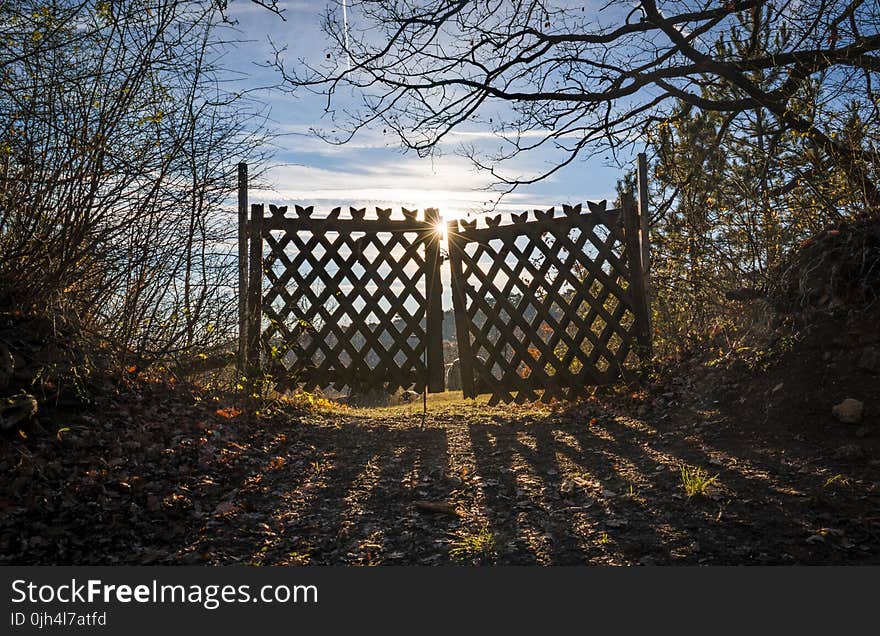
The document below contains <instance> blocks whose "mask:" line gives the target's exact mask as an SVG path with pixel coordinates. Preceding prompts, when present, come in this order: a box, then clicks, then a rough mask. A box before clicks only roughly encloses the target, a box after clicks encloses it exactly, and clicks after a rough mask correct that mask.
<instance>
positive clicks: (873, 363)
mask: <svg viewBox="0 0 880 636" xmlns="http://www.w3.org/2000/svg"><path fill="white" fill-rule="evenodd" d="M857 366H858V368H859V369H860V370H862V371H867V372H868V373H877V370H878V368H880V349H877V347H865V348H864V349H863V350H862V355H861V356H859V361H858V363H857Z"/></svg>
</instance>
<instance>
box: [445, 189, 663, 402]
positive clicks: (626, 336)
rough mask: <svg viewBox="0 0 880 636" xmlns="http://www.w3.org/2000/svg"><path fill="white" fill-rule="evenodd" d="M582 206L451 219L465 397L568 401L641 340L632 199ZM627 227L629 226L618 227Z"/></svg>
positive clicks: (615, 371)
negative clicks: (480, 222) (480, 220)
mask: <svg viewBox="0 0 880 636" xmlns="http://www.w3.org/2000/svg"><path fill="white" fill-rule="evenodd" d="M590 207H591V208H592V211H590V212H587V213H583V212H582V211H581V206H580V205H578V206H575V207H569V206H564V210H563V215H562V216H561V217H558V216H555V211H554V209H553V208H551V209H550V210H547V211H541V210H535V212H534V216H535V218H534V220H529V219H528V213H525V214H521V215H513V216H512V221H513V222H512V224H507V225H502V224H501V220H502V218H501V216H500V215H499V216H496V217H494V218H487V219H485V221H486V227H483V228H478V227H477V222H476V221H472V222H461V227H459V223H457V222H452V223H450V226H449V231H448V234H449V253H450V262H451V267H452V291H453V294H452V296H453V306H454V310H455V318H456V331H457V333H458V342H459V358H460V360H461V370H462V388H463V390H464V393H465V395H466V396H467V397H474V396H475V395H477V394H478V393H491V394H492V397H491V403H493V404H494V403H498V402H499V401H504V402H511V401H516V402H525V401H530V400H535V399H541V400H543V401H545V402H546V401H549V400H551V399H553V398H560V399H572V398H574V397H577V396H579V395H582V394H584V393H585V392H586V388H587V387H588V386H590V385H596V384H604V383H608V382H611V381H613V380H614V379H615V378H617V377H618V376H619V375H620V374H621V373H622V372H623V370H624V368H625V367H626V366H627V365H628V364H629V363H632V362H633V361H634V360H633V357H634V356H633V351H634V350H635V349H636V348H638V347H637V345H639V346H641V347H643V348H645V349H647V347H649V346H650V335H649V333H648V329H647V322H646V321H647V302H646V298H645V297H644V285H643V284H642V269H641V267H639V265H640V264H641V247H640V240H639V236H638V228H639V225H638V219H637V218H635V217H632V215H635V214H636V210H635V206H634V205H633V203H632V199H631V198H626V199H625V201H624V207H623V208H621V209H615V210H605V204H604V202H603V203H602V204H599V205H595V204H590ZM624 217H627V218H628V219H629V218H632V219H634V222H635V225H632V223H629V222H625V220H624ZM628 227H634V228H636V229H634V230H633V229H631V230H629V233H628V234H627V229H626V228H628ZM630 262H632V263H635V265H636V266H635V267H631V266H630ZM634 274H635V275H634ZM633 283H636V284H633ZM539 393H540V395H539Z"/></svg>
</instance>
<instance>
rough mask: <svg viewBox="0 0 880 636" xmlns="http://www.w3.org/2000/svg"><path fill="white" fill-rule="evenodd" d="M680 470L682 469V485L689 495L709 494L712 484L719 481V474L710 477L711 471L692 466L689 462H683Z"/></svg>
mask: <svg viewBox="0 0 880 636" xmlns="http://www.w3.org/2000/svg"><path fill="white" fill-rule="evenodd" d="M679 470H680V471H681V485H682V487H683V488H684V494H686V495H687V496H688V497H696V496H701V497H702V496H705V495H707V494H708V493H709V490H710V489H711V487H712V485H713V484H715V482H717V481H718V475H715V476H714V477H709V473H708V472H706V471H705V470H703V469H702V468H692V467H691V466H688V465H687V464H681V465H680V466H679Z"/></svg>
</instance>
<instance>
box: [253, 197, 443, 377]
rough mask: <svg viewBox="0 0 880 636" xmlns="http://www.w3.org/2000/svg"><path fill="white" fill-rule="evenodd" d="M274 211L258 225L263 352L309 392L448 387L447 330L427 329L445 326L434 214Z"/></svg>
mask: <svg viewBox="0 0 880 636" xmlns="http://www.w3.org/2000/svg"><path fill="white" fill-rule="evenodd" d="M270 210H271V212H272V215H271V217H265V218H263V219H262V231H261V234H262V238H263V241H264V242H265V245H266V246H267V247H268V252H267V254H266V256H265V258H264V259H263V263H262V265H263V266H262V271H263V274H264V275H265V277H266V280H267V281H268V283H269V288H268V290H267V291H266V292H265V294H264V295H263V296H262V303H261V305H262V315H263V317H264V319H265V321H264V322H267V323H268V324H267V325H266V326H265V328H264V329H263V331H262V336H261V345H262V347H263V349H264V351H266V352H268V353H269V354H270V357H271V358H272V359H274V360H275V361H276V363H281V364H283V365H284V367H285V368H286V369H287V370H288V372H289V373H290V374H291V376H292V377H294V378H295V379H296V382H297V384H300V385H302V386H303V387H304V388H305V389H307V390H313V389H315V388H320V387H327V386H332V387H333V388H335V389H337V390H341V389H342V388H344V387H345V386H348V387H351V388H353V389H355V390H367V389H373V388H383V389H387V390H390V391H394V390H396V389H397V388H404V389H408V388H412V389H414V390H416V391H421V390H423V388H424V387H425V386H426V384H427V385H428V386H429V388H430V389H431V390H432V391H438V390H439V391H442V390H443V389H444V386H443V365H442V334H440V333H439V332H438V333H436V334H434V333H433V330H430V329H429V327H430V325H431V324H432V323H438V322H439V323H442V315H440V317H439V320H438V317H437V316H436V315H435V314H437V312H440V311H441V308H440V294H441V289H440V273H439V263H440V259H439V240H438V239H439V234H438V232H437V227H436V219H437V218H438V215H437V213H436V211H434V210H429V211H428V212H427V214H426V218H425V219H420V218H418V216H417V212H415V211H409V210H403V217H402V218H391V217H392V210H391V209H380V208H377V209H376V218H366V210H365V209H355V208H351V209H350V214H349V217H348V218H341V213H340V209H339V208H335V209H334V210H332V211H331V212H330V215H329V216H328V217H327V218H312V216H311V215H312V208H311V207H308V208H303V207H300V206H296V216H295V217H288V216H285V213H286V211H287V208H286V207H276V206H270ZM429 331H431V333H429ZM437 351H439V355H440V360H441V364H439V365H436V364H435V363H433V360H434V359H436V356H437V353H436V352H437ZM426 358H428V359H429V364H427V365H426V363H425V360H426ZM429 374H430V377H429Z"/></svg>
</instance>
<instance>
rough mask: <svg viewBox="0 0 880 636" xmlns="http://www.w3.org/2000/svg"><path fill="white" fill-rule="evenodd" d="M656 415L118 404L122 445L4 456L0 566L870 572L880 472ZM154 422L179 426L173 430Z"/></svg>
mask: <svg viewBox="0 0 880 636" xmlns="http://www.w3.org/2000/svg"><path fill="white" fill-rule="evenodd" d="M668 402H669V404H667V405H666V406H665V407H664V408H659V409H657V408H651V409H647V408H646V407H644V406H642V407H641V409H639V405H638V401H633V402H632V403H630V401H629V400H627V399H623V398H621V396H620V395H614V396H612V395H609V396H608V397H607V398H605V399H594V400H593V401H591V402H588V403H584V404H581V405H577V406H575V407H569V408H566V409H557V410H550V409H547V408H544V407H531V406H523V407H504V408H489V407H486V406H473V405H469V404H468V403H465V402H460V403H451V404H443V405H439V406H437V407H434V408H432V412H431V413H430V414H429V416H428V418H427V419H426V420H425V422H424V425H423V422H422V418H421V416H420V415H419V413H418V410H417V409H415V408H409V409H401V408H398V409H388V410H381V409H374V410H371V411H368V412H366V414H360V413H359V412H358V411H356V410H351V411H348V412H343V413H330V414H324V415H321V414H314V415H309V416H303V417H301V418H296V419H294V420H291V419H283V418H280V419H279V418H276V419H275V420H273V421H270V422H268V423H266V422H263V423H262V424H260V425H256V424H255V423H253V422H249V421H247V420H245V419H244V417H243V416H242V417H238V418H232V419H227V418H225V417H218V416H217V415H216V413H215V412H214V411H213V409H215V408H216V405H212V406H211V407H207V408H206V407H204V406H203V405H202V406H199V407H197V408H196V407H193V408H190V409H189V410H187V411H186V416H185V417H181V414H182V413H183V411H181V408H182V407H181V406H180V405H177V406H175V405H174V404H173V403H171V404H170V405H169V404H167V403H166V404H165V405H163V406H162V407H159V408H158V409H157V408H156V407H153V406H150V407H148V408H145V409H143V410H142V411H138V410H135V411H134V412H131V411H127V412H126V414H125V417H127V418H129V420H131V421H132V422H134V423H135V424H133V425H132V426H133V429H129V430H128V431H127V433H128V434H119V433H118V432H116V431H118V427H117V426H114V425H113V424H112V423H108V424H107V426H106V427H105V428H106V430H104V429H102V428H101V427H100V426H96V425H93V426H92V427H90V428H84V429H82V430H79V431H78V430H76V429H74V430H72V431H71V432H69V433H65V438H64V441H63V442H60V443H58V444H55V442H52V444H55V445H57V446H58V452H57V458H53V457H52V456H51V452H48V451H47V450H46V448H42V449H40V453H39V454H36V453H34V454H32V459H31V460H30V477H23V475H26V474H27V469H26V466H25V469H23V468H22V465H23V461H22V459H21V457H22V456H23V455H22V448H25V447H21V448H18V449H17V450H16V451H15V452H13V451H10V450H9V449H8V448H4V455H3V458H4V459H3V462H4V464H3V465H4V466H5V467H6V468H7V469H9V468H11V467H12V462H17V465H16V466H15V469H16V470H17V471H19V473H21V474H20V476H19V477H18V478H17V479H18V480H17V481H16V480H15V479H13V480H12V481H9V480H7V482H6V483H5V485H4V487H5V488H6V492H5V493H4V494H3V495H2V498H0V504H2V505H3V507H4V509H5V512H6V513H7V514H5V515H4V521H3V522H2V525H0V554H2V555H3V561H2V562H6V563H79V564H82V563H126V562H127V563H213V564H231V563H246V564H266V565H268V564H363V565H377V564H430V565H435V564H445V563H500V564H545V565H561V564H615V565H624V564H671V563H688V564H750V563H783V564H784V563H877V562H880V541H878V539H880V466H878V463H880V462H878V461H877V460H872V459H870V458H869V457H867V456H865V455H863V454H855V455H853V456H850V457H844V456H842V455H841V454H840V453H838V457H837V458H836V459H835V458H834V451H833V448H834V447H835V444H833V443H830V442H829V443H828V444H826V446H827V448H826V447H825V446H823V445H822V443H820V442H819V441H818V440H817V439H809V438H807V437H804V436H803V435H800V434H797V435H794V434H789V433H785V432H778V431H777V432H776V433H773V434H768V435H767V436H766V437H762V436H761V435H758V434H755V433H754V432H752V433H750V434H749V435H748V436H747V438H745V437H744V434H743V427H742V423H741V422H740V421H738V420H737V415H736V414H732V413H728V414H725V413H723V412H721V411H717V410H715V411H700V410H695V409H693V408H686V407H684V406H681V405H678V404H677V403H676V402H675V400H674V399H672V398H670V399H669V400H668ZM146 403H150V402H149V401H145V404H146ZM621 404H624V406H623V407H621V406H620V405H621ZM164 408H168V409H171V413H176V414H177V417H176V419H172V420H171V423H170V424H169V423H167V422H168V420H167V418H168V417H169V413H166V412H165V411H164V410H163V409H164ZM175 409H176V410H175ZM407 411H410V412H407ZM630 411H632V412H633V413H642V415H641V416H638V415H634V414H633V413H630ZM46 443H47V444H49V442H46ZM65 444H67V446H66V447H65V446H64V445H65ZM50 446H51V445H50ZM53 447H54V446H53ZM77 448H83V449H85V448H89V449H93V451H92V455H93V456H94V455H95V454H96V455H97V457H96V458H93V459H92V460H88V459H84V458H83V455H82V454H80V455H76V454H75V453H74V450H75V449H77ZM94 449H97V450H96V451H95V450H94ZM744 449H747V450H744ZM32 450H36V449H32ZM49 451H51V448H49ZM65 451H66V452H65ZM47 455H48V457H47ZM843 455H845V453H844V454H843ZM16 458H17V459H16ZM24 464H27V462H24ZM682 464H684V465H686V466H689V467H691V468H694V469H696V468H700V469H702V470H703V471H705V475H706V476H707V477H712V476H715V475H717V479H716V480H715V481H714V482H713V483H712V484H711V485H710V486H709V487H708V490H707V493H706V494H704V495H697V496H693V497H688V496H687V495H686V493H685V490H684V487H683V483H682V475H681V466H682ZM23 480H24V481H23ZM16 489H18V490H16Z"/></svg>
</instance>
